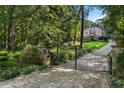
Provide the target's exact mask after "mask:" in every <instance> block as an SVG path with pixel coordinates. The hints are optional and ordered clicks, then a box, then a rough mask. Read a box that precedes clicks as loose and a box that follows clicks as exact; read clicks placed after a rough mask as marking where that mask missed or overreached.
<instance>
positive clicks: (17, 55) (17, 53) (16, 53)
mask: <svg viewBox="0 0 124 93" xmlns="http://www.w3.org/2000/svg"><path fill="white" fill-rule="evenodd" d="M20 56H21V52H15V53H14V54H13V57H14V58H16V59H18V58H19V57H20Z"/></svg>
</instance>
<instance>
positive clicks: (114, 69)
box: [111, 45, 124, 77]
mask: <svg viewBox="0 0 124 93" xmlns="http://www.w3.org/2000/svg"><path fill="white" fill-rule="evenodd" d="M123 50H124V45H114V46H112V53H111V57H112V76H114V77H116V76H118V71H117V56H118V54H119V53H121V52H122V51H123Z"/></svg>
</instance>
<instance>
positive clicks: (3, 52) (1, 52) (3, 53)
mask: <svg viewBox="0 0 124 93" xmlns="http://www.w3.org/2000/svg"><path fill="white" fill-rule="evenodd" d="M7 55H8V51H0V56H7Z"/></svg>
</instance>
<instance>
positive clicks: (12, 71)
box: [0, 67, 20, 79]
mask: <svg viewBox="0 0 124 93" xmlns="http://www.w3.org/2000/svg"><path fill="white" fill-rule="evenodd" d="M19 75H20V70H19V69H18V68H17V67H11V68H9V69H7V70H5V71H3V72H2V73H1V74H0V76H1V78H4V79H10V78H13V77H16V76H19Z"/></svg>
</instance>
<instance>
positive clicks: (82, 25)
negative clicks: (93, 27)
mask: <svg viewBox="0 0 124 93" xmlns="http://www.w3.org/2000/svg"><path fill="white" fill-rule="evenodd" d="M80 7H81V10H82V18H81V37H80V48H82V46H83V34H84V32H83V30H84V6H83V5H81V6H80Z"/></svg>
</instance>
